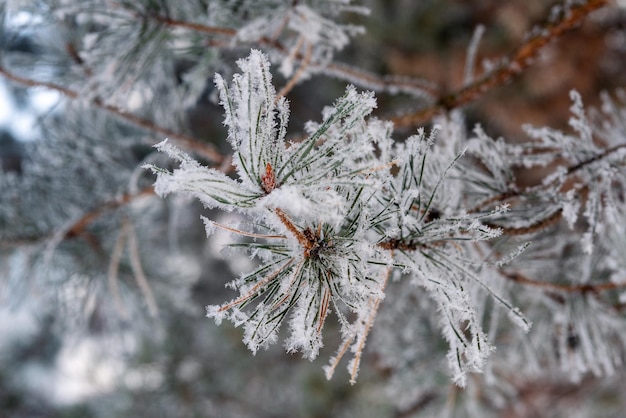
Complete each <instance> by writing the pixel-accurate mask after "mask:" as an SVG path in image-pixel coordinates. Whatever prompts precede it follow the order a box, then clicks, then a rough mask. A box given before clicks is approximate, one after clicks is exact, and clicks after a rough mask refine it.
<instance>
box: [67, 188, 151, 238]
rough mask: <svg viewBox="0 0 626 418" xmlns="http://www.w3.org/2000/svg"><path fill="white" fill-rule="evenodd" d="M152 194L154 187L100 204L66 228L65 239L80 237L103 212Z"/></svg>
mask: <svg viewBox="0 0 626 418" xmlns="http://www.w3.org/2000/svg"><path fill="white" fill-rule="evenodd" d="M153 194H154V187H152V186H148V187H146V188H145V189H143V190H141V191H140V192H139V193H136V194H130V193H127V194H124V195H122V197H120V198H119V199H117V200H114V201H111V202H108V203H105V204H101V205H100V206H98V208H97V209H94V210H92V211H91V212H89V213H86V214H85V215H83V216H82V217H81V218H80V219H79V220H77V221H76V222H74V224H73V225H72V226H71V227H70V228H68V229H67V231H66V232H65V238H74V237H77V236H80V235H82V233H83V231H84V230H85V228H87V226H89V224H91V223H92V222H93V221H95V220H96V219H98V218H99V217H100V216H102V215H103V214H104V213H105V212H108V211H110V210H113V209H117V208H119V207H121V206H124V205H126V204H128V203H130V202H132V201H134V200H136V199H138V198H140V197H144V196H151V195H153Z"/></svg>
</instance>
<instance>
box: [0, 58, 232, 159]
mask: <svg viewBox="0 0 626 418" xmlns="http://www.w3.org/2000/svg"><path fill="white" fill-rule="evenodd" d="M0 75H2V76H4V77H5V78H6V79H8V80H10V81H13V82H14V83H17V84H20V85H22V86H25V87H44V88H47V89H49V90H53V91H56V92H58V93H61V94H62V95H63V96H65V97H67V98H68V99H71V100H77V99H79V98H80V94H79V93H78V92H77V91H74V90H71V89H69V88H67V87H63V86H61V85H59V84H55V83H50V82H47V81H39V80H33V79H30V78H26V77H22V76H19V75H17V74H14V73H12V72H11V71H9V70H7V69H6V68H4V67H2V66H0ZM91 104H92V105H93V106H94V107H95V108H98V109H102V110H105V111H107V112H109V113H111V114H113V115H115V116H116V117H118V118H119V119H121V120H123V121H125V122H128V123H131V124H133V125H135V126H138V127H141V128H144V129H146V130H148V131H151V132H153V133H155V134H159V135H162V136H163V137H167V138H170V139H171V140H172V141H173V142H176V143H177V144H178V145H180V146H181V147H182V148H185V149H188V150H191V151H194V152H196V153H198V154H199V155H202V156H203V157H205V158H207V159H209V160H210V161H213V162H215V163H216V164H219V163H220V162H222V161H223V160H224V156H223V155H222V154H220V153H219V152H218V151H217V150H216V149H215V147H213V146H212V145H211V144H207V143H203V142H200V141H199V140H198V139H196V138H193V137H190V136H187V135H184V134H181V133H179V132H177V131H174V130H172V129H169V128H165V127H163V126H159V125H157V124H156V123H154V122H153V121H151V120H149V119H145V118H142V117H140V116H137V115H134V114H132V113H130V112H128V111H126V110H124V109H122V108H120V107H118V106H114V105H111V104H107V103H105V102H103V101H102V99H99V98H96V99H94V100H92V101H91Z"/></svg>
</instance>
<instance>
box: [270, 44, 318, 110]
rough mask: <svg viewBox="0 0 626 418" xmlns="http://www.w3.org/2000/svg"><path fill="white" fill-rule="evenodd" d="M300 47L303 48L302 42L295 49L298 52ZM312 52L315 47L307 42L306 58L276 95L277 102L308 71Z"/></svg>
mask: <svg viewBox="0 0 626 418" xmlns="http://www.w3.org/2000/svg"><path fill="white" fill-rule="evenodd" d="M301 39H303V40H304V38H301ZM300 48H301V45H300V43H298V45H297V46H296V49H294V51H296V52H297V51H298V50H299V49H300ZM312 52H313V48H312V47H311V44H310V43H308V42H307V43H306V52H305V54H304V59H303V60H302V61H301V62H300V66H299V67H298V69H297V70H296V72H295V73H294V75H293V76H292V77H291V78H290V79H289V81H287V83H286V84H285V85H284V86H283V88H282V89H280V91H279V92H278V94H277V95H276V99H275V101H276V102H278V100H280V98H281V97H284V96H286V95H287V94H289V92H290V91H291V90H292V89H293V88H294V86H295V85H296V83H297V82H298V80H300V77H302V74H304V72H305V71H306V69H307V67H308V65H309V62H310V60H311V54H312Z"/></svg>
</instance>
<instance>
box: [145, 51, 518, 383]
mask: <svg viewBox="0 0 626 418" xmlns="http://www.w3.org/2000/svg"><path fill="white" fill-rule="evenodd" d="M238 66H239V67H240V69H241V73H238V74H235V75H234V77H233V80H232V83H230V84H228V83H227V82H226V81H225V80H224V79H223V78H222V77H221V76H219V75H218V76H216V79H215V83H216V85H217V88H218V89H219V92H220V102H221V104H222V106H223V107H224V111H225V114H226V117H225V120H224V123H225V125H226V126H227V127H228V141H229V142H230V145H231V146H232V148H233V165H234V167H235V169H236V173H235V175H234V178H233V177H230V176H228V175H226V174H224V173H222V172H220V171H218V170H216V169H211V168H207V167H204V166H202V165H201V164H199V163H198V162H196V161H195V160H193V159H192V158H191V157H190V156H188V155H186V154H184V153H183V152H181V151H179V150H178V149H177V148H175V147H174V146H172V145H171V144H169V143H168V142H167V141H164V142H162V143H161V144H159V145H157V148H158V149H159V150H161V151H163V152H165V153H167V154H168V155H169V156H170V157H172V158H174V159H175V160H177V161H178V162H179V163H180V165H179V167H178V168H176V169H174V170H173V171H171V172H170V171H168V170H164V169H161V168H159V167H155V166H154V165H150V166H147V168H150V169H151V170H152V171H154V172H155V173H156V174H157V181H156V183H155V190H156V192H157V193H158V194H159V195H161V196H165V195H167V194H170V193H184V194H187V195H191V196H193V197H195V198H197V199H199V200H200V201H201V202H202V203H203V204H204V205H205V206H206V207H208V208H214V207H216V208H219V209H222V210H224V211H235V212H237V213H239V214H241V215H242V217H243V220H242V221H241V223H240V225H237V226H231V225H220V224H216V223H215V222H213V221H212V220H209V219H205V224H206V226H207V232H208V233H209V234H210V233H211V232H213V231H214V230H215V228H216V227H220V228H224V229H226V230H228V231H230V232H231V233H233V234H235V235H240V236H244V237H249V238H251V239H250V240H248V241H247V242H245V243H241V242H238V241H235V242H234V245H236V246H237V247H241V249H242V250H243V251H246V252H247V253H248V254H250V256H251V257H253V258H254V259H255V260H257V261H258V266H257V267H256V268H255V269H254V270H253V271H251V272H246V273H244V274H242V275H241V276H240V277H239V278H237V279H235V280H233V281H232V282H230V283H229V286H230V287H232V288H233V289H235V290H237V291H238V292H239V296H237V297H235V298H234V299H233V300H231V301H228V302H226V303H224V304H223V305H219V306H208V307H207V312H208V316H209V317H211V318H214V319H215V321H216V322H217V323H218V324H219V323H220V322H221V321H222V320H224V319H228V320H230V321H232V322H233V323H234V324H235V325H237V326H240V325H241V326H242V327H243V329H244V331H243V333H244V336H243V340H244V342H245V343H246V345H247V346H248V347H249V348H250V350H252V352H256V351H257V350H258V349H259V348H261V347H267V346H268V345H269V344H271V343H274V342H276V340H277V339H278V334H279V331H280V329H281V325H282V324H283V322H284V323H285V324H286V325H285V326H286V327H288V329H289V336H288V338H287V339H286V341H285V347H286V349H287V351H290V352H293V351H299V352H302V354H303V355H304V357H306V358H309V359H314V358H315V357H316V356H317V354H318V352H319V349H320V348H321V347H322V345H323V332H322V331H323V328H324V323H325V321H326V318H327V316H328V315H329V314H331V313H333V314H334V315H336V316H337V319H338V321H339V324H340V325H341V327H340V333H341V337H342V344H341V346H340V348H339V350H338V352H337V355H336V356H334V357H333V358H332V360H331V363H330V365H329V366H328V367H327V368H326V372H327V376H328V377H330V376H332V374H333V372H334V370H335V367H336V365H337V363H338V362H339V360H340V359H341V358H342V356H343V355H344V354H345V353H346V352H347V351H348V350H349V351H350V352H351V353H353V356H354V358H353V360H352V361H351V362H350V363H349V365H348V368H349V370H350V374H351V377H352V381H353V382H354V379H355V378H356V375H357V371H358V367H359V360H360V358H361V355H362V352H363V348H364V344H365V341H366V339H367V336H368V333H369V331H370V329H371V327H372V325H373V324H374V321H375V317H376V313H377V310H378V307H379V304H380V303H381V301H382V300H383V299H384V296H385V289H386V287H387V285H388V282H389V281H390V280H391V281H395V280H399V279H400V276H403V277H402V278H401V280H404V281H410V282H411V283H413V284H414V285H416V286H420V287H422V288H424V289H425V290H426V291H427V294H428V295H429V297H431V298H432V299H433V300H434V301H435V302H436V304H437V310H438V311H439V313H440V315H441V318H440V321H439V326H440V328H441V331H442V333H443V336H444V337H445V339H446V340H447V341H448V343H449V345H450V352H449V355H448V358H449V364H450V367H451V368H452V370H453V378H454V380H455V381H456V382H457V383H458V384H459V385H464V383H465V375H466V373H467V372H468V371H481V370H482V368H483V366H484V363H485V361H486V359H487V357H488V356H489V353H490V352H491V351H492V350H493V348H492V346H491V343H490V341H489V339H488V337H487V336H486V334H485V332H484V331H483V329H482V326H481V324H480V319H479V318H478V316H477V307H476V306H475V305H474V303H473V301H472V292H473V291H474V289H481V290H482V291H484V292H487V293H489V294H492V293H493V292H492V291H491V289H490V288H489V287H488V286H487V285H486V284H485V283H483V281H482V279H481V278H480V276H479V274H478V271H479V270H478V268H479V267H482V266H483V264H485V263H484V262H483V260H482V259H481V256H480V255H479V254H480V253H479V251H480V248H481V245H483V242H486V241H489V240H491V239H493V238H496V237H499V236H500V234H501V230H500V229H499V228H497V227H494V226H492V224H493V220H494V219H500V218H502V217H506V212H507V208H506V206H505V205H503V206H498V207H495V208H493V209H488V210H475V211H472V212H468V210H467V208H466V207H465V206H464V202H462V199H460V196H461V193H462V190H460V189H459V188H460V187H462V186H463V184H458V183H459V178H458V176H459V175H461V174H462V173H461V172H460V171H459V169H458V168H457V167H456V165H457V161H458V160H460V159H462V158H463V157H464V154H465V152H466V151H467V149H466V148H467V147H466V146H465V145H459V144H458V143H453V144H449V143H448V144H446V141H458V139H459V138H458V137H456V138H455V137H454V135H453V133H452V132H450V129H451V128H449V127H448V126H445V127H442V128H441V129H442V130H441V132H437V130H438V129H440V128H435V129H434V130H433V132H431V133H430V134H426V133H425V132H424V131H423V130H420V131H419V133H418V134H417V135H414V136H411V137H409V138H408V139H407V140H406V141H404V142H396V141H394V140H393V139H392V138H391V135H392V133H393V126H392V124H391V123H389V122H383V121H380V120H378V119H376V118H373V117H369V114H370V113H371V111H372V110H373V109H374V108H375V106H376V101H375V99H374V97H373V95H372V94H371V93H359V92H357V90H356V89H355V88H354V87H352V86H349V87H348V88H347V89H346V93H345V94H344V96H342V97H341V98H339V99H338V100H337V101H336V102H335V104H334V105H333V106H331V107H328V108H326V109H325V110H324V112H323V115H322V119H321V122H319V123H315V122H310V123H309V124H307V127H306V132H307V137H306V138H305V139H304V140H302V141H300V142H289V141H287V140H286V134H287V123H288V117H289V106H288V102H287V101H286V100H285V98H284V97H277V95H276V91H275V89H274V86H273V85H272V75H271V72H270V65H269V61H268V58H267V57H266V56H265V55H264V54H263V53H261V52H259V51H256V50H253V51H252V52H251V54H250V56H249V57H248V58H246V59H243V60H240V61H239V62H238ZM446 128H449V129H446ZM445 134H449V135H451V137H450V138H442V139H441V140H440V141H437V140H436V138H437V137H438V136H443V135H445ZM437 144H442V145H437ZM444 144H445V145H444ZM456 148H458V149H456ZM484 251H488V250H487V248H484ZM494 261H497V260H494ZM492 264H493V263H492ZM485 268H487V267H485ZM491 296H492V297H493V299H494V301H496V302H497V303H498V304H499V305H500V306H502V307H503V308H504V309H506V310H507V311H509V312H510V313H511V315H512V316H513V317H515V318H516V319H517V320H516V321H515V322H516V323H517V324H519V325H521V326H522V328H524V329H527V328H528V323H527V321H526V320H525V319H524V318H523V317H522V315H521V314H520V313H519V311H518V310H517V309H515V308H514V307H513V306H511V304H510V303H509V302H507V301H506V300H505V299H503V298H502V297H500V296H499V295H497V294H492V295H491ZM391 303H393V302H391Z"/></svg>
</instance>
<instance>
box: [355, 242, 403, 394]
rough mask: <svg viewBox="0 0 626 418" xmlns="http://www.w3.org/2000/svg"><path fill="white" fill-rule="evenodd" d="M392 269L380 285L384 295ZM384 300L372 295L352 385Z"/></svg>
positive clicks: (356, 355)
mask: <svg viewBox="0 0 626 418" xmlns="http://www.w3.org/2000/svg"><path fill="white" fill-rule="evenodd" d="M391 256H392V258H393V250H392V252H391ZM392 270H393V268H392V267H389V268H387V271H386V273H385V278H384V280H383V283H382V284H381V286H380V291H381V293H382V294H383V295H384V293H385V288H386V287H387V283H388V282H389V276H391V271H392ZM382 300H383V297H382V296H379V297H375V296H372V299H370V303H371V304H372V307H371V308H370V311H369V317H368V318H367V322H366V323H365V331H363V333H362V334H361V337H360V338H359V342H358V346H357V349H356V353H355V355H354V360H353V363H352V370H351V372H350V384H352V385H354V384H355V383H356V376H357V373H358V371H359V364H360V363H361V356H362V355H363V348H364V346H365V340H367V336H368V334H369V332H370V330H371V329H372V325H374V319H375V318H376V314H377V313H378V307H379V306H380V302H381V301H382Z"/></svg>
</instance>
